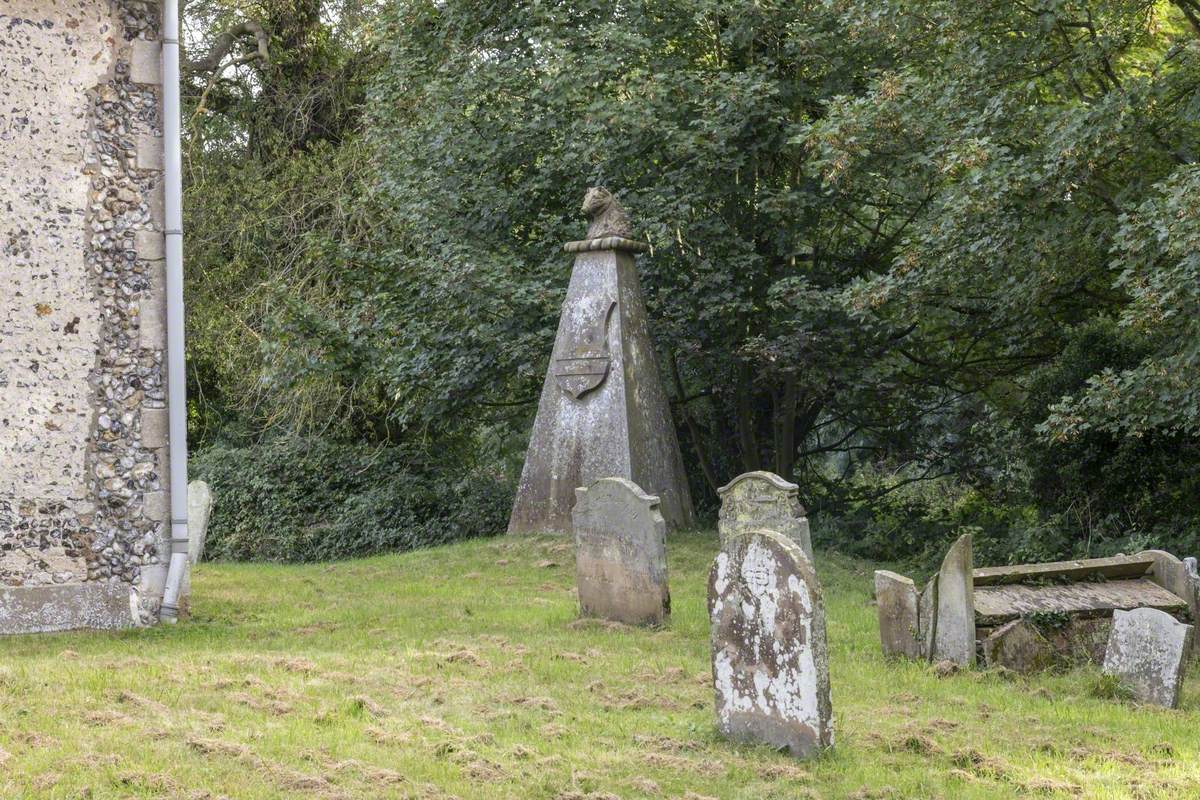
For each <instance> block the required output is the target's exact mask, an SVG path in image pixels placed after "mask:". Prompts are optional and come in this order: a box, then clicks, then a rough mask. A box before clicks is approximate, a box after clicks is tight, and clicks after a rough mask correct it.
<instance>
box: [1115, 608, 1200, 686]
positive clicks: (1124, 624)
mask: <svg viewBox="0 0 1200 800" xmlns="http://www.w3.org/2000/svg"><path fill="white" fill-rule="evenodd" d="M1192 635H1193V629H1192V626H1191V625H1188V624H1186V623H1183V622H1180V621H1179V620H1177V619H1175V618H1174V617H1172V616H1171V615H1170V614H1168V613H1166V612H1165V611H1159V610H1158V609H1157V608H1135V609H1133V610H1132V611H1122V610H1117V611H1114V612H1113V624H1112V630H1111V631H1110V632H1109V635H1108V649H1107V650H1106V651H1105V654H1104V671H1105V672H1106V673H1107V674H1109V675H1115V676H1116V677H1117V678H1118V679H1119V680H1120V682H1121V685H1123V686H1124V687H1126V688H1127V689H1129V690H1130V691H1131V692H1132V693H1133V696H1134V697H1135V698H1137V699H1138V700H1139V701H1141V702H1143V703H1152V704H1154V705H1159V706H1164V707H1166V708H1176V707H1178V705H1179V694H1180V689H1181V688H1182V686H1183V675H1184V670H1185V668H1186V666H1187V657H1188V651H1189V649H1190V647H1191V640H1192Z"/></svg>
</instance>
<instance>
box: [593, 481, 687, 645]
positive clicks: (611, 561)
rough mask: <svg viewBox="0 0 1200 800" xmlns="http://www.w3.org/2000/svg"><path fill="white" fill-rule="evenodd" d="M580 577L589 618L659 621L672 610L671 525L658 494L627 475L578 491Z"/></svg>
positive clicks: (663, 619)
mask: <svg viewBox="0 0 1200 800" xmlns="http://www.w3.org/2000/svg"><path fill="white" fill-rule="evenodd" d="M575 496H576V500H575V510H574V511H573V512H572V516H573V519H574V523H575V525H574V527H575V576H576V581H577V583H578V586H579V608H580V612H581V613H582V614H583V615H584V616H585V617H602V618H604V619H610V620H614V621H616V622H624V623H627V624H630V625H657V624H660V623H662V622H664V621H665V620H666V618H667V615H669V614H670V613H671V593H670V591H669V590H668V588H667V523H666V521H665V520H663V516H662V514H661V513H659V510H658V509H659V501H658V498H657V497H653V496H651V495H648V494H646V493H645V492H643V491H642V490H641V489H639V488H638V487H637V485H635V484H634V483H631V482H630V481H627V480H625V479H624V478H601V479H600V480H598V481H596V482H595V483H593V484H592V485H591V486H589V487H587V488H586V489H576V490H575Z"/></svg>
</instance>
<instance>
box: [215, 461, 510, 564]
mask: <svg viewBox="0 0 1200 800" xmlns="http://www.w3.org/2000/svg"><path fill="white" fill-rule="evenodd" d="M192 469H193V473H194V476H195V477H197V478H200V479H203V480H206V481H208V483H209V485H210V486H211V487H212V491H213V496H214V499H215V503H214V507H213V515H212V519H211V521H210V523H209V533H208V543H207V546H206V548H205V550H206V557H208V558H212V559H234V560H243V561H322V560H328V559H337V558H348V557H353V556H364V555H371V554H374V553H382V552H388V551H396V550H411V549H413V548H417V547H427V546H430V545H437V544H444V543H446V542H451V541H455V540H458V539H465V538H468V537H473V536H489V535H493V534H496V533H499V532H501V531H503V530H504V525H505V523H506V521H507V517H508V512H509V509H510V504H511V501H512V490H511V487H509V486H508V485H507V484H506V482H505V480H504V479H503V478H502V477H501V476H498V475H480V474H459V475H454V476H444V475H438V474H437V473H436V472H435V471H433V470H431V468H430V467H429V465H427V464H425V463H423V462H422V461H421V460H420V459H417V458H414V457H413V456H412V455H411V454H410V453H408V452H406V451H405V450H403V449H401V448H396V447H384V448H380V447H368V446H364V445H360V444H352V443H341V442H330V441H325V440H321V439H294V438H293V439H286V440H281V441H277V442H274V443H272V444H267V445H260V446H256V447H243V448H229V447H219V446H218V447H212V448H209V449H207V450H204V451H202V452H200V453H197V454H196V455H195V456H194V458H193V461H192Z"/></svg>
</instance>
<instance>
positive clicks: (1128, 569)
mask: <svg viewBox="0 0 1200 800" xmlns="http://www.w3.org/2000/svg"><path fill="white" fill-rule="evenodd" d="M960 541H961V540H960ZM948 559H949V556H948ZM961 567H962V565H961V564H956V571H957V573H958V574H959V575H961V574H962V570H961ZM968 569H969V570H970V572H969V574H970V584H971V586H970V589H971V591H970V592H969V596H970V597H971V598H972V599H971V601H970V604H969V607H968V606H967V604H966V602H965V601H964V600H963V599H962V596H963V595H962V593H959V598H958V599H956V600H954V601H952V602H951V601H949V598H947V597H944V596H939V593H938V591H937V590H938V588H939V586H940V585H941V584H942V583H943V581H942V580H940V579H941V578H944V577H945V574H944V570H945V566H943V571H942V572H939V574H938V575H936V576H935V577H934V579H933V580H931V581H930V584H929V585H928V586H927V587H926V590H925V592H924V594H923V595H922V596H921V602H920V604H919V610H918V614H917V617H918V619H917V625H916V627H917V629H918V630H917V634H918V639H919V641H920V647H919V650H920V657H922V658H927V659H930V660H940V659H942V658H946V657H947V654H945V653H943V652H940V650H939V646H938V637H937V635H936V634H937V632H938V629H939V628H940V627H941V626H942V625H943V624H944V623H945V621H946V615H947V614H953V616H954V617H955V618H956V619H957V620H962V619H965V618H966V616H967V614H968V613H969V615H970V618H971V619H972V620H973V622H974V627H975V632H974V640H975V646H976V651H977V652H980V653H982V654H983V657H984V663H986V664H987V665H988V666H1004V667H1008V668H1010V669H1015V670H1019V671H1030V670H1033V669H1040V668H1044V667H1048V666H1051V665H1054V664H1057V663H1063V662H1072V661H1091V662H1092V663H1095V664H1102V663H1103V662H1104V656H1105V649H1106V647H1107V644H1108V639H1109V632H1110V629H1111V627H1112V618H1113V613H1114V612H1115V611H1117V610H1122V611H1128V610H1132V609H1136V608H1152V609H1157V610H1159V611H1163V612H1166V613H1168V614H1170V615H1171V616H1173V617H1175V618H1176V619H1178V620H1180V621H1182V622H1191V621H1193V620H1195V619H1196V618H1197V615H1198V614H1200V582H1197V581H1196V580H1195V579H1194V578H1192V576H1191V575H1190V573H1189V570H1188V568H1187V566H1186V565H1185V564H1184V562H1183V561H1180V560H1179V559H1178V558H1176V557H1175V556H1173V555H1171V554H1170V553H1166V552H1164V551H1161V550H1147V551H1144V552H1142V553H1138V554H1136V555H1132V556H1113V557H1110V558H1091V559H1081V560H1076V561H1058V562H1051V563H1043V564H1018V565H1014V566H1003V567H982V568H978V569H970V567H969V563H968ZM898 577H900V576H893V574H892V573H884V574H883V575H882V576H881V577H877V584H878V585H884V586H890V585H891V584H893V583H895V578H898ZM877 602H878V604H879V608H878V611H879V620H880V626H881V627H880V634H881V643H882V645H883V649H884V653H885V654H886V655H897V656H909V657H911V655H910V654H911V651H912V648H911V647H908V646H905V644H904V643H905V639H904V637H903V636H902V635H900V633H901V632H900V631H897V630H896V627H897V621H907V620H910V619H911V614H912V612H911V598H910V597H909V596H908V595H906V594H905V593H903V592H890V591H889V592H880V593H878V595H877ZM956 612H957V613H956ZM1018 621H1024V622H1026V623H1030V624H1031V626H1032V627H1031V626H1030V625H1014V624H1013V623H1016V622H1018ZM901 624H906V623H905V622H902V623H901ZM956 624H958V623H956ZM1195 650H1196V646H1195V645H1193V651H1195ZM952 660H957V659H952Z"/></svg>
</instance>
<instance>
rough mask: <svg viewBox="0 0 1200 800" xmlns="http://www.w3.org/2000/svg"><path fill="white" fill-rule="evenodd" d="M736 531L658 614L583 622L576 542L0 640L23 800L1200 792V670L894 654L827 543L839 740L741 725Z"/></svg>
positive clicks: (712, 545)
mask: <svg viewBox="0 0 1200 800" xmlns="http://www.w3.org/2000/svg"><path fill="white" fill-rule="evenodd" d="M715 549H716V542H715V535H714V534H711V533H705V534H699V533H696V534H687V535H681V536H677V537H675V538H673V539H672V540H671V542H670V551H671V564H670V568H671V579H672V584H671V588H672V595H673V606H674V616H673V619H672V622H671V625H670V627H669V628H668V629H665V630H659V631H645V630H632V629H627V628H620V627H607V626H604V625H600V624H596V623H580V622H577V621H576V606H575V595H574V589H573V572H572V568H573V565H572V559H571V550H570V548H569V546H568V544H567V543H566V542H565V541H564V540H556V539H550V538H533V539H510V538H499V539H493V540H483V541H474V542H467V543H463V544H458V545H454V546H450V547H445V548H440V549H436V550H429V551H424V552H418V553H409V554H404V555H397V556H388V557H382V558H373V559H367V560H362V561H354V562H346V563H338V564H329V565H313V566H300V567H284V566H259V565H227V564H218V565H204V566H202V567H201V568H200V569H198V570H197V575H196V579H195V588H194V594H195V597H194V611H195V613H194V616H193V618H192V619H191V620H190V621H189V622H186V623H182V624H180V625H178V626H176V627H160V628H157V629H153V630H144V631H133V632H126V633H118V634H66V635H57V636H43V637H20V638H10V639H5V640H2V641H0V653H2V654H3V657H2V658H0V797H3V798H15V797H31V798H32V797H37V798H42V797H45V798H85V797H86V798H130V797H138V798H146V797H156V798H158V797H161V798H192V799H194V800H200V799H201V798H220V797H227V798H235V799H236V800H243V799H244V800H257V799H258V798H284V797H287V798H293V797H313V798H339V797H344V798H389V797H398V798H404V797H409V798H450V797H460V798H488V799H489V800H491V799H493V798H548V799H550V800H583V798H590V799H591V800H602V799H604V798H622V800H628V799H630V798H660V797H661V798H689V799H690V800H700V799H701V798H747V799H748V800H749V799H753V800H762V799H768V798H780V799H782V798H1007V797H1090V798H1171V800H1180V799H1182V798H1197V797H1200V681H1197V680H1195V679H1193V680H1192V681H1191V682H1190V683H1189V685H1188V687H1187V690H1186V692H1185V698H1184V704H1183V710H1181V711H1174V712H1171V711H1160V710H1154V709H1149V708H1137V707H1134V706H1133V705H1130V704H1127V703H1122V702H1118V701H1113V700H1106V699H1101V698H1100V697H1097V696H1094V694H1093V693H1094V692H1095V689H1094V687H1095V686H1096V685H1097V681H1096V675H1095V673H1094V672H1091V671H1076V672H1073V673H1070V674H1066V675H1056V676H1046V677H1042V678H1039V679H1037V680H1031V681H1025V680H1011V679H1005V678H1004V677H1002V676H999V675H995V674H990V673H987V672H968V673H960V674H956V675H951V676H948V677H938V676H937V675H935V674H934V673H933V671H931V670H930V669H929V668H927V667H924V666H921V665H918V664H908V663H887V662H885V661H884V660H883V659H882V657H881V656H880V653H879V647H878V644H877V639H876V636H877V632H876V627H875V612H874V609H873V608H872V606H871V605H870V597H869V590H870V584H871V580H870V574H871V573H870V567H869V566H868V565H866V564H862V563H859V562H853V561H850V560H848V559H844V558H841V557H838V556H836V555H828V554H824V555H822V556H821V557H819V559H818V570H819V572H820V574H821V577H822V580H823V582H824V584H825V592H826V604H827V608H828V612H829V639H830V649H831V656H832V666H831V673H832V683H833V702H834V710H835V713H836V736H837V746H836V748H835V749H834V750H833V751H831V752H829V753H827V754H826V755H825V756H823V757H822V758H820V759H818V760H816V761H813V762H808V763H800V762H796V761H794V760H792V759H790V758H788V757H786V756H783V755H780V754H777V753H774V752H771V751H769V750H766V749H763V748H752V747H744V746H735V745H731V744H729V743H727V742H725V741H723V740H722V739H721V738H720V737H719V736H718V735H717V734H716V731H715V728H714V725H713V712H712V693H711V688H710V684H709V675H708V628H707V620H706V612H705V607H704V592H705V583H706V574H707V568H708V563H709V561H710V559H711V558H712V556H713V554H714V552H715Z"/></svg>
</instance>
